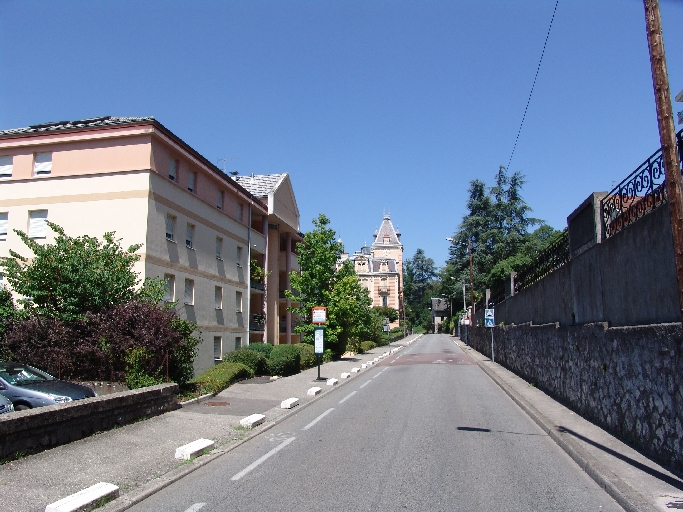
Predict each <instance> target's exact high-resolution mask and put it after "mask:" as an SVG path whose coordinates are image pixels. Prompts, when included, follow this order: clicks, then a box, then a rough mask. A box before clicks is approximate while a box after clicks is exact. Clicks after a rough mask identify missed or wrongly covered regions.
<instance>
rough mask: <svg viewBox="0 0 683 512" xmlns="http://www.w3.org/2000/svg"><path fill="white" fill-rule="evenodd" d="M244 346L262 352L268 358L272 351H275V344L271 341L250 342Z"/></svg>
mask: <svg viewBox="0 0 683 512" xmlns="http://www.w3.org/2000/svg"><path fill="white" fill-rule="evenodd" d="M244 348H246V349H247V350H253V351H254V352H260V353H261V354H263V356H264V357H265V358H266V359H269V358H270V353H271V352H272V351H273V345H271V344H270V343H250V344H249V345H248V346H246V347H244Z"/></svg>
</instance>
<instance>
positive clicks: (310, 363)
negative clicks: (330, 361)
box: [292, 343, 317, 370]
mask: <svg viewBox="0 0 683 512" xmlns="http://www.w3.org/2000/svg"><path fill="white" fill-rule="evenodd" d="M292 346H293V347H296V349H297V350H298V351H299V357H300V360H299V368H301V370H308V369H309V368H313V367H314V366H315V365H316V364H317V361H316V359H315V349H314V348H313V347H312V346H311V345H309V344H308V343H297V344H295V345H292Z"/></svg>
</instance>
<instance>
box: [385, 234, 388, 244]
mask: <svg viewBox="0 0 683 512" xmlns="http://www.w3.org/2000/svg"><path fill="white" fill-rule="evenodd" d="M384 243H385V244H388V243H389V235H384Z"/></svg>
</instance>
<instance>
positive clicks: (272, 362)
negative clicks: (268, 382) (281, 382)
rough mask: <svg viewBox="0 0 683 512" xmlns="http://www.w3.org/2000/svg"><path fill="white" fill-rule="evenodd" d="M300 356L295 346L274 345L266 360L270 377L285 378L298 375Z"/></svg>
mask: <svg viewBox="0 0 683 512" xmlns="http://www.w3.org/2000/svg"><path fill="white" fill-rule="evenodd" d="M300 366H301V355H300V353H299V349H297V348H296V345H276V346H275V347H273V350H272V352H271V353H270V358H269V359H268V368H269V369H270V374H271V375H279V376H281V377H287V376H289V375H294V374H296V373H299V371H300Z"/></svg>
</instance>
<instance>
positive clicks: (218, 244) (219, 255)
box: [216, 236, 223, 260]
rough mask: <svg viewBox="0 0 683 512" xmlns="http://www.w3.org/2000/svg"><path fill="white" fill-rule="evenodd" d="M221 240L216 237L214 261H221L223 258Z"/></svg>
mask: <svg viewBox="0 0 683 512" xmlns="http://www.w3.org/2000/svg"><path fill="white" fill-rule="evenodd" d="M222 253H223V239H222V238H221V237H219V236H217V237H216V259H217V260H222V259H223V256H222Z"/></svg>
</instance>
